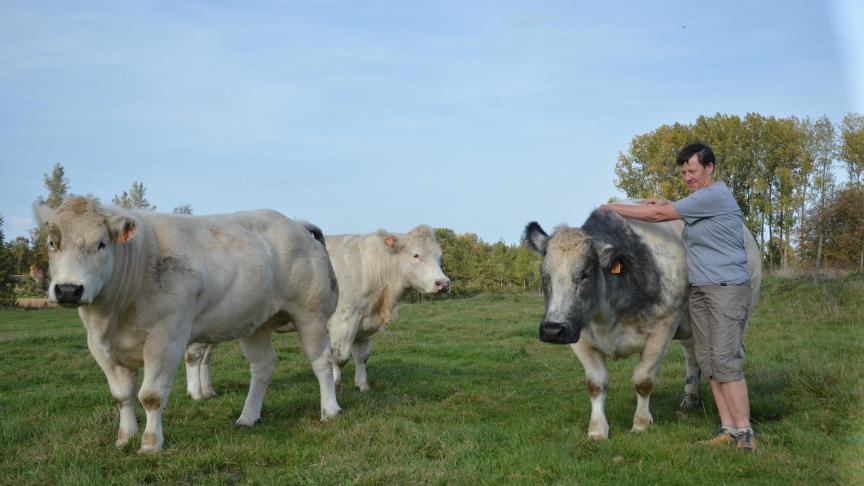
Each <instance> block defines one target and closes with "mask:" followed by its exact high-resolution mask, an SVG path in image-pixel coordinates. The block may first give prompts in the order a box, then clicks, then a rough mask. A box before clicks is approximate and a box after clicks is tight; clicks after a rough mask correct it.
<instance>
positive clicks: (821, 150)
mask: <svg viewBox="0 0 864 486" xmlns="http://www.w3.org/2000/svg"><path fill="white" fill-rule="evenodd" d="M804 140H805V146H806V150H805V152H806V153H807V154H808V156H809V157H810V159H811V160H812V165H813V172H812V176H811V177H812V181H811V185H812V188H813V190H812V191H810V196H809V198H810V201H809V206H810V207H811V208H813V209H812V210H811V212H813V213H815V215H814V217H812V218H810V219H809V224H815V225H816V227H814V228H812V229H811V232H812V233H813V234H815V235H816V236H815V244H816V251H815V273H814V278H815V279H817V280H818V279H819V274H820V272H821V269H822V246H823V245H824V244H825V228H824V226H822V223H823V213H824V212H825V202H826V200H827V199H828V198H829V197H831V195H832V194H833V193H834V160H835V158H836V157H837V138H836V135H835V131H834V124H833V123H831V120H829V119H828V117H825V116H823V117H822V118H819V119H818V120H816V121H815V122H813V123H809V120H808V123H806V124H805V137H804ZM806 234H807V222H805V221H802V224H801V238H800V245H801V246H802V249H804V248H806V244H807V242H806Z"/></svg>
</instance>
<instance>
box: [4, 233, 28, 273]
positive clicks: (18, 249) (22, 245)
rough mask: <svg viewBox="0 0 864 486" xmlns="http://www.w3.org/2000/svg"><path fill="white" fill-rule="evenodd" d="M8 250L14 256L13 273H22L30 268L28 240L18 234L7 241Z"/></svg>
mask: <svg viewBox="0 0 864 486" xmlns="http://www.w3.org/2000/svg"><path fill="white" fill-rule="evenodd" d="M9 251H11V252H12V255H13V256H14V257H15V262H16V265H15V273H17V274H18V275H23V274H25V273H27V270H28V269H29V268H30V241H29V240H28V239H27V238H25V237H23V236H19V237H17V238H15V239H14V240H12V241H11V242H10V243H9Z"/></svg>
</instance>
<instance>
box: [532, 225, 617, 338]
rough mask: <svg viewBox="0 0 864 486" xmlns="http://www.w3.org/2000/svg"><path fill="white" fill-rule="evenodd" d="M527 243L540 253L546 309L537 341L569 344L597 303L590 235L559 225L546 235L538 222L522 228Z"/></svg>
mask: <svg viewBox="0 0 864 486" xmlns="http://www.w3.org/2000/svg"><path fill="white" fill-rule="evenodd" d="M524 240H525V244H526V246H527V247H528V248H529V249H531V250H534V251H536V252H538V253H540V254H541V255H543V263H542V264H541V267H540V272H541V275H542V277H543V296H544V300H545V303H546V312H545V314H544V316H543V319H542V320H541V321H540V340H541V341H544V342H548V343H557V344H571V343H575V342H577V341H578V340H579V335H580V333H581V331H582V327H583V326H585V325H587V324H588V322H590V321H591V319H592V317H593V315H594V313H595V312H596V310H597V308H598V307H599V305H600V297H601V292H602V289H601V285H602V283H601V281H600V275H599V269H600V262H599V256H598V253H597V251H596V249H595V248H594V245H593V243H592V241H591V237H590V236H589V235H588V234H587V233H585V232H584V231H582V230H580V229H579V228H570V227H567V226H561V227H559V228H557V229H556V230H555V232H554V233H553V234H552V236H548V235H547V234H546V233H545V232H544V231H543V228H541V227H540V225H538V224H537V223H531V224H529V225H528V227H527V228H526V230H525V236H524Z"/></svg>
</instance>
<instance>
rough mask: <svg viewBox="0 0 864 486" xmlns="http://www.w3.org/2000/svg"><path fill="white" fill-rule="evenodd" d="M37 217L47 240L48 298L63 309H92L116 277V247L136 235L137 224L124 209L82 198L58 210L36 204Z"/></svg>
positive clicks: (75, 199) (34, 205) (75, 198)
mask: <svg viewBox="0 0 864 486" xmlns="http://www.w3.org/2000/svg"><path fill="white" fill-rule="evenodd" d="M33 213H34V215H35V216H36V222H37V223H38V225H39V227H40V228H42V229H43V230H45V231H46V232H47V235H48V241H47V244H48V264H49V268H50V273H51V284H50V285H49V286H48V298H49V299H50V300H51V301H52V302H57V303H60V304H65V305H73V306H74V305H88V304H92V303H93V301H94V300H95V299H96V298H97V297H98V296H99V294H100V293H101V292H102V289H103V288H104V287H105V285H106V283H107V282H108V281H109V279H110V278H111V276H112V274H113V272H114V264H115V258H116V253H117V249H118V246H119V245H123V244H125V243H126V242H127V241H129V240H130V239H131V238H133V237H134V236H135V233H136V230H137V228H138V221H137V220H136V218H135V217H134V216H133V215H132V214H130V213H128V212H126V211H124V210H122V209H120V208H114V207H111V208H108V207H104V206H102V205H101V204H99V202H98V201H96V200H95V199H91V198H85V197H79V196H73V197H70V198H69V199H67V200H66V202H64V203H63V204H62V205H61V206H60V207H59V208H57V209H56V210H54V209H52V208H50V207H48V206H47V205H45V204H44V203H43V202H42V201H41V200H38V201H36V202H35V203H34V204H33Z"/></svg>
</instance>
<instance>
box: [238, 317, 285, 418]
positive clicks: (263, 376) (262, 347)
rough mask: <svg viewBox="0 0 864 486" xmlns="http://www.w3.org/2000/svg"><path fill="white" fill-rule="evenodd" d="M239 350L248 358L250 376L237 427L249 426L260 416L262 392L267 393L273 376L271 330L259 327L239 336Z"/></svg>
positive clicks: (274, 360)
mask: <svg viewBox="0 0 864 486" xmlns="http://www.w3.org/2000/svg"><path fill="white" fill-rule="evenodd" d="M240 350H242V351H243V355H244V356H246V359H247V360H249V369H250V375H251V378H250V380H249V393H248V394H247V395H246V403H245V404H244V405H243V412H241V413H240V417H239V418H238V419H237V422H236V423H237V426H238V427H251V426H253V425H254V424H255V422H257V421H258V419H260V418H261V406H262V405H263V403H264V394H265V393H267V387H268V386H270V378H271V377H272V376H273V368H274V366H275V364H276V352H275V351H274V350H273V331H272V330H271V329H268V328H260V329H258V330H257V331H255V333H254V334H252V335H251V336H246V337H244V338H241V339H240Z"/></svg>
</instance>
